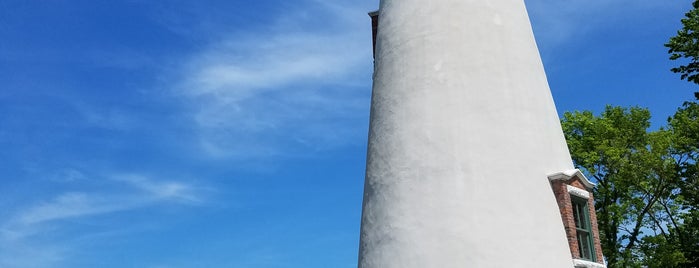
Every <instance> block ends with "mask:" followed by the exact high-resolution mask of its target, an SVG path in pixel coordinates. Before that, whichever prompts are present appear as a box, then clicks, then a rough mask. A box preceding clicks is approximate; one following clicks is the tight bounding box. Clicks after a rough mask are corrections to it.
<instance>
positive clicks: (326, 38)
mask: <svg viewBox="0 0 699 268" xmlns="http://www.w3.org/2000/svg"><path fill="white" fill-rule="evenodd" d="M313 8H314V9H317V10H316V11H315V12H316V13H317V14H327V16H328V17H331V18H332V20H329V21H327V23H323V22H322V21H313V19H312V18H313V16H311V17H310V18H309V16H308V14H307V13H304V12H290V14H288V15H285V16H283V17H281V18H279V19H278V21H279V23H278V26H277V27H271V30H269V31H267V32H254V33H244V34H240V33H237V34H235V35H231V36H228V37H226V38H223V40H222V41H220V42H217V43H215V44H212V45H211V46H210V47H209V48H208V49H206V50H204V51H201V52H200V53H198V54H196V55H194V56H193V57H192V59H191V60H190V61H188V62H187V64H186V66H185V67H184V68H183V72H182V73H183V75H182V76H181V78H182V79H181V80H179V81H178V82H177V86H176V88H178V89H179V90H180V93H182V94H184V95H185V96H187V97H188V98H190V99H194V100H195V101H194V102H193V106H192V109H193V112H194V115H193V118H194V122H195V124H196V128H197V132H198V133H199V138H200V141H199V143H200V145H201V147H200V148H201V149H203V150H204V151H205V152H207V153H208V154H209V155H211V156H219V157H240V158H249V157H259V156H270V155H279V154H287V153H293V151H294V150H296V151H300V150H309V149H310V150H317V149H322V148H328V147H330V148H331V147H335V146H338V145H343V144H346V143H348V142H350V140H351V139H353V138H356V136H354V135H356V134H358V133H360V132H361V131H357V129H363V126H362V125H358V124H355V123H356V122H363V121H362V120H363V118H362V116H364V115H366V114H367V113H368V96H369V91H370V73H371V69H370V68H371V41H370V32H369V31H370V30H369V29H370V26H369V23H368V17H367V16H366V10H363V9H359V8H354V7H349V6H343V5H341V4H337V3H335V4H327V3H320V2H314V5H313ZM359 24H361V27H360V26H359ZM301 26H303V27H301ZM309 26H312V27H309ZM358 126H359V128H358ZM292 148H295V149H292Z"/></svg>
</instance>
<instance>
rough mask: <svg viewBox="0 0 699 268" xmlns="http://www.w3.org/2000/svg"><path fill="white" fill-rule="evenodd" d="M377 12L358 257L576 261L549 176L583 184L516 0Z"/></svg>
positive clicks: (481, 263) (412, 267)
mask: <svg viewBox="0 0 699 268" xmlns="http://www.w3.org/2000/svg"><path fill="white" fill-rule="evenodd" d="M374 16H375V18H377V19H378V21H377V22H378V24H376V26H377V27H378V30H377V32H376V36H375V42H376V43H375V70H374V80H373V91H372V100H371V115H370V127H369V143H368V152H367V166H366V178H365V186H364V197H363V198H364V201H363V208H362V219H361V231H360V233H361V235H360V246H359V267H360V268H430V267H434V268H452V267H453V268H457V267H459V268H462V267H497V268H502V267H544V268H558V267H573V266H574V263H573V259H574V258H572V256H571V245H572V244H574V243H577V242H571V241H572V240H571V241H569V240H570V238H568V239H567V233H566V229H565V228H564V223H563V221H562V220H561V212H560V211H563V208H560V210H559V205H557V204H558V203H557V199H556V197H555V196H554V192H553V191H552V187H551V181H552V180H561V181H562V180H568V179H569V178H573V179H575V178H577V177H575V176H579V177H582V179H580V180H581V181H585V182H586V183H588V182H589V181H587V179H584V176H583V175H582V174H581V173H580V172H574V167H573V163H572V160H571V157H570V153H569V152H568V148H567V146H566V143H565V139H564V136H563V132H562V130H561V126H560V123H559V118H558V115H557V112H556V108H555V106H554V102H553V98H552V96H551V92H550V89H549V86H548V83H547V80H546V75H545V73H544V68H543V64H542V62H541V58H540V56H539V52H538V49H537V46H536V42H535V40H534V36H533V32H532V29H531V25H530V22H529V17H528V15H527V11H526V8H525V5H524V1H523V0H381V2H380V6H379V11H378V13H376V14H374ZM571 170H572V171H573V172H571ZM562 174H563V175H562ZM566 174H569V175H566ZM566 176H567V177H566ZM561 178H563V179H561ZM586 185H591V184H586ZM561 189H565V187H563V188H561ZM588 197H589V195H588ZM592 212H594V209H592ZM574 227H575V226H574V225H573V228H574ZM595 228H596V227H595ZM590 233H592V232H590ZM589 237H592V236H591V235H590V236H589ZM571 243H572V244H571ZM573 255H574V254H573ZM573 257H574V256H573ZM599 257H600V258H601V255H600V256H599ZM583 262H584V261H583ZM576 266H577V265H576Z"/></svg>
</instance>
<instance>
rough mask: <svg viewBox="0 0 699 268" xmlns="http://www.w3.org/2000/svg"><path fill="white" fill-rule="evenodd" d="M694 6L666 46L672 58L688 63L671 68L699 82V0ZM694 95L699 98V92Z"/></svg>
mask: <svg viewBox="0 0 699 268" xmlns="http://www.w3.org/2000/svg"><path fill="white" fill-rule="evenodd" d="M692 7H693V8H692V9H691V10H690V11H689V12H687V13H686V14H685V18H683V19H682V29H680V30H679V31H677V35H675V36H673V37H671V38H670V41H669V42H668V43H666V44H665V46H666V47H668V48H669V50H668V53H670V59H671V60H678V59H684V60H685V61H686V64H681V65H680V66H679V67H674V68H672V69H670V70H672V71H673V72H675V73H680V74H681V76H680V77H681V78H682V79H686V80H687V81H689V82H693V83H695V84H699V0H695V1H694V3H692ZM694 96H695V97H696V98H697V99H699V92H695V93H694Z"/></svg>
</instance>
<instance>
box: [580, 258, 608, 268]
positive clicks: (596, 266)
mask: <svg viewBox="0 0 699 268" xmlns="http://www.w3.org/2000/svg"><path fill="white" fill-rule="evenodd" d="M573 267H575V268H607V266H606V265H604V264H601V263H596V262H591V261H586V260H580V259H573Z"/></svg>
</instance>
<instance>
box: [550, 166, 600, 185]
mask: <svg viewBox="0 0 699 268" xmlns="http://www.w3.org/2000/svg"><path fill="white" fill-rule="evenodd" d="M548 177H549V181H556V180H561V181H569V180H571V179H573V178H575V177H578V178H580V181H582V183H583V184H584V185H585V187H586V188H588V189H592V188H594V187H595V186H597V184H595V183H593V182H591V181H590V180H589V179H587V177H585V174H583V173H582V171H580V170H579V169H577V168H576V169H569V170H566V171H562V172H556V173H553V174H549V175H548Z"/></svg>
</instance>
